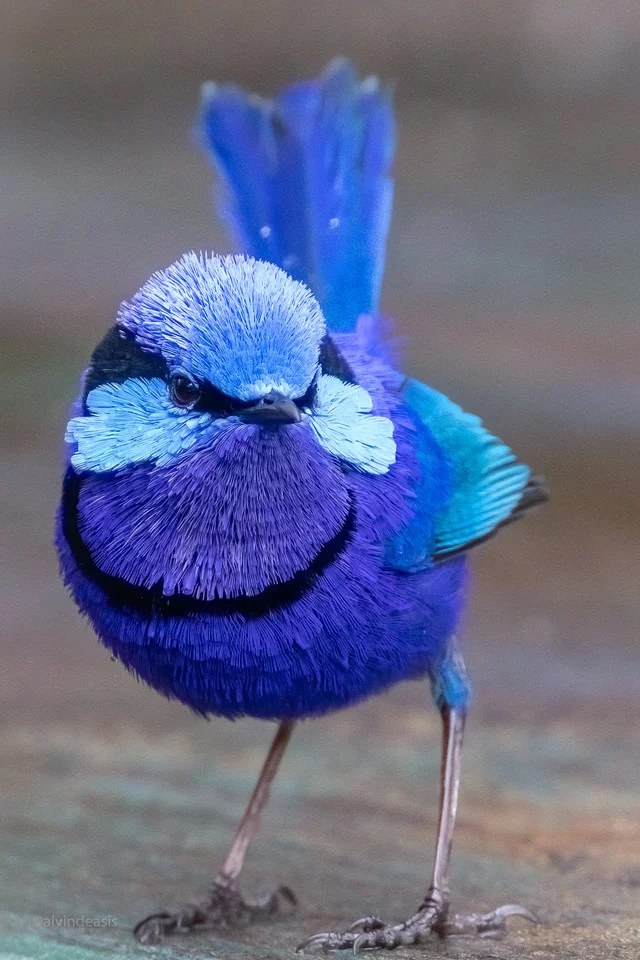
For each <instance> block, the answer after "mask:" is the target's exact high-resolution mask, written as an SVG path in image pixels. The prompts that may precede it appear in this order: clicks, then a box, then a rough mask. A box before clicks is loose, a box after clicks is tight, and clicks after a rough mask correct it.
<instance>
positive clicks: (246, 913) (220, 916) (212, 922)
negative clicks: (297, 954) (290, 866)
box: [133, 883, 298, 944]
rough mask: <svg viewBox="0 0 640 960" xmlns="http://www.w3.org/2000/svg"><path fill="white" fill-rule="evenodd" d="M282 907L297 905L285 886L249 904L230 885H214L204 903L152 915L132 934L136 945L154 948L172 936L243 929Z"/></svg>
mask: <svg viewBox="0 0 640 960" xmlns="http://www.w3.org/2000/svg"><path fill="white" fill-rule="evenodd" d="M285 904H287V905H288V906H289V907H290V908H293V907H296V906H297V904H298V901H297V899H296V896H295V894H294V893H293V891H292V890H291V889H290V888H289V887H286V886H281V887H278V889H277V890H274V891H273V892H272V893H269V894H267V895H266V896H264V897H259V898H256V899H253V900H251V899H248V898H245V897H243V896H242V894H241V893H240V891H239V890H238V888H237V887H236V886H234V885H233V884H226V883H215V884H214V886H213V888H212V890H211V895H210V897H209V899H208V900H207V901H206V902H205V903H201V904H198V905H193V904H190V905H188V906H186V907H183V908H182V909H181V910H178V911H177V912H176V913H168V912H161V913H152V914H151V916H149V917H146V918H145V919H144V920H141V921H140V923H138V924H137V926H136V927H135V928H134V931H133V934H134V936H135V938H136V939H137V940H138V942H139V943H146V944H155V943H160V942H161V941H162V940H164V938H165V937H167V936H170V935H172V934H180V933H191V932H193V931H195V930H212V929H215V928H225V927H243V926H246V925H247V924H249V923H253V922H254V921H256V920H263V919H267V918H269V917H274V916H276V915H277V914H279V913H281V912H282V910H283V906H284V905H285Z"/></svg>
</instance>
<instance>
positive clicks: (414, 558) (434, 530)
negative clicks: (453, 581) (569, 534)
mask: <svg viewBox="0 0 640 960" xmlns="http://www.w3.org/2000/svg"><path fill="white" fill-rule="evenodd" d="M403 399H404V401H405V403H406V404H407V405H408V406H409V407H410V409H411V410H412V411H413V412H414V414H415V415H416V416H417V418H418V426H419V429H420V428H421V427H422V428H424V430H425V431H426V432H427V434H428V438H430V440H431V443H429V442H427V443H426V444H425V439H428V438H425V437H424V436H423V437H422V438H421V446H419V456H420V459H421V461H422V468H423V474H424V479H423V481H422V483H423V486H424V489H421V488H418V489H417V490H416V510H415V515H414V519H413V521H412V522H411V524H409V525H408V527H407V529H406V530H404V531H403V532H402V534H401V536H400V537H398V538H397V540H396V541H395V542H394V543H393V544H392V545H390V548H389V550H388V553H387V562H388V563H389V565H390V566H393V567H394V568H395V569H400V570H407V571H411V570H419V569H423V568H425V567H427V566H429V565H431V564H433V563H437V562H439V561H442V560H447V559H449V558H450V557H453V556H455V555H456V554H459V553H464V552H465V551H467V550H469V549H470V548H471V547H474V546H476V545H477V544H479V543H482V542H483V541H484V540H487V539H488V538H489V537H491V536H492V535H493V534H494V533H496V532H497V531H498V530H499V528H500V527H502V526H504V524H506V523H510V522H511V521H513V520H516V519H518V517H520V516H522V514H523V513H524V512H525V511H526V510H528V509H529V508H530V507H532V506H534V505H536V504H538V503H542V502H544V501H545V500H546V498H547V495H546V490H545V487H544V482H543V480H542V478H541V477H536V476H533V475H532V473H531V470H530V469H529V467H528V466H526V465H525V464H524V463H521V462H520V461H519V460H518V459H517V457H516V456H515V454H514V453H513V451H512V450H510V448H509V447H508V446H507V445H506V444H504V443H503V442H502V441H501V440H499V439H498V438H497V437H494V436H492V434H490V433H489V432H488V431H487V430H486V429H485V428H484V426H483V425H482V421H481V420H480V418H479V417H477V416H475V415H473V414H470V413H465V412H464V410H462V409H461V408H460V407H459V406H458V405H457V404H455V403H453V402H452V401H451V400H449V399H448V398H447V397H445V396H443V394H441V393H438V391H437V390H433V389H432V388H431V387H428V386H426V384H424V383H420V382H419V381H417V380H411V379H410V380H407V381H406V384H405V386H404V388H403ZM433 441H435V443H436V445H437V447H438V448H439V449H440V450H441V451H442V454H443V456H444V466H445V468H446V469H447V474H448V475H446V474H445V473H443V471H442V466H440V467H439V468H438V467H437V460H436V459H435V458H434V457H433V454H430V453H429V451H430V449H431V448H432V447H433ZM423 450H426V451H427V455H426V457H425V454H424V453H423V452H422V451H423ZM434 466H435V467H436V468H438V469H440V472H441V477H442V479H441V480H440V483H439V484H436V486H439V487H440V489H441V490H444V491H445V492H444V495H443V497H442V503H441V505H440V506H438V507H437V508H436V511H435V515H434V516H433V518H431V519H430V522H428V523H425V519H427V518H426V517H425V515H424V513H425V512H424V511H423V510H421V503H422V501H423V500H425V499H431V500H432V499H433V494H432V492H431V491H432V490H433V488H434V480H433V477H430V473H431V472H432V471H433V469H434Z"/></svg>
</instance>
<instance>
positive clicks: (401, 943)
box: [297, 903, 540, 954]
mask: <svg viewBox="0 0 640 960" xmlns="http://www.w3.org/2000/svg"><path fill="white" fill-rule="evenodd" d="M509 917H524V919H526V920H529V921H530V922H531V923H540V920H539V918H538V917H537V916H536V915H535V913H533V912H532V911H531V910H527V909H526V907H521V906H519V905H518V904H514V903H507V904H505V905H504V906H502V907H498V908H497V909H496V910H492V911H490V913H474V914H468V915H464V914H455V915H453V916H449V915H448V913H447V909H446V905H444V904H442V905H441V906H435V905H434V904H433V903H428V904H426V905H425V906H424V907H423V908H421V909H420V910H418V912H417V913H416V914H414V915H413V916H412V917H410V918H409V920H407V921H406V922H405V923H396V924H385V923H383V922H382V920H380V918H379V917H375V916H371V917H362V918H361V919H360V920H356V921H355V923H352V924H351V926H350V927H348V929H347V930H345V932H344V933H335V932H334V933H316V934H314V935H313V936H312V937H308V938H307V939H306V940H305V941H304V942H303V943H301V944H300V945H299V946H298V948H297V950H298V951H303V950H313V949H316V948H321V949H322V950H323V951H324V952H325V953H328V952H329V951H330V950H349V949H351V950H352V951H353V953H354V954H358V953H359V952H360V951H361V950H395V949H396V947H408V946H412V945H414V944H418V943H424V942H425V941H426V940H427V939H428V937H429V936H430V935H431V934H433V933H435V934H436V935H437V936H439V937H441V938H444V937H452V936H466V937H472V936H479V937H496V936H500V934H502V933H504V932H505V930H506V921H507V919H508V918H509ZM358 930H361V931H362V932H360V933H359V932H358Z"/></svg>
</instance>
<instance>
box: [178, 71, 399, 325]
mask: <svg viewBox="0 0 640 960" xmlns="http://www.w3.org/2000/svg"><path fill="white" fill-rule="evenodd" d="M197 132H198V136H199V139H200V141H201V142H202V143H203V145H204V147H205V149H206V152H207V154H208V155H209V156H210V157H211V158H212V160H213V161H214V164H215V167H216V169H217V171H218V174H219V178H220V180H221V181H222V185H223V188H224V195H223V215H224V217H225V219H226V220H227V222H228V224H229V226H230V228H231V230H232V232H233V234H234V236H235V238H236V239H237V241H238V242H239V243H240V245H241V247H242V248H243V249H244V250H245V251H246V252H247V253H250V254H251V255H252V256H254V257H257V258H259V259H261V260H269V261H271V262H272V263H276V264H278V265H279V266H281V267H282V268H283V269H284V270H286V271H287V273H289V274H290V275H291V276H292V277H294V278H295V279H297V280H302V281H303V282H305V283H306V284H308V286H309V287H311V289H312V290H313V292H314V293H315V295H316V296H317V298H318V300H319V301H320V304H321V305H322V308H323V311H324V313H325V316H326V318H327V323H328V325H329V328H330V329H332V330H334V331H344V332H346V331H350V330H352V329H353V328H354V327H355V323H356V320H357V318H358V316H359V315H360V314H362V313H374V312H375V311H376V309H377V305H378V297H379V293H380V285H381V281H382V272H383V267H384V257H385V245H386V238H387V230H388V227H389V219H390V215H391V203H392V195H393V183H392V181H391V179H390V176H389V170H390V167H391V162H392V159H393V151H394V131H393V109H392V104H391V95H390V92H389V91H388V90H386V89H384V88H382V87H381V86H380V84H379V82H378V81H377V79H376V78H374V77H369V78H367V79H365V80H364V81H360V80H359V79H358V76H357V74H356V73H355V71H354V69H353V67H352V66H351V65H350V64H349V63H348V62H347V61H345V60H335V61H333V62H332V63H331V64H330V65H329V66H328V67H327V69H326V70H325V71H324V73H323V74H322V75H321V76H320V77H319V78H318V79H317V80H310V81H302V82H300V83H295V84H293V85H292V86H290V87H287V88H286V89H285V90H283V91H282V93H280V94H279V96H278V97H276V98H275V99H274V100H263V99H261V98H259V97H255V96H248V95H247V94H245V93H244V92H243V91H242V90H240V89H239V88H238V87H236V86H233V85H225V86H220V87H219V86H216V85H215V84H205V85H204V87H203V91H202V105H201V109H200V113H199V116H198V127H197Z"/></svg>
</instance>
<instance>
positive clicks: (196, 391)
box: [56, 61, 545, 952]
mask: <svg viewBox="0 0 640 960" xmlns="http://www.w3.org/2000/svg"><path fill="white" fill-rule="evenodd" d="M197 128H198V132H199V137H200V141H201V143H202V145H203V147H204V149H205V151H206V152H207V154H208V156H209V157H210V159H211V161H212V163H213V166H214V168H215V170H216V173H217V175H218V180H219V182H220V183H221V185H222V188H223V191H222V195H223V213H224V216H225V218H226V220H227V222H228V224H229V226H230V228H231V230H232V232H233V234H234V235H235V237H236V239H237V241H238V243H239V244H240V247H241V249H243V250H244V251H245V253H244V254H243V255H239V256H222V257H220V256H209V255H203V254H196V253H188V254H186V255H185V256H183V257H182V258H181V259H180V260H178V261H177V262H176V263H174V264H172V265H171V266H170V267H168V268H167V269H166V270H162V271H160V272H158V273H155V274H154V275H153V276H152V277H151V278H150V279H149V280H148V281H147V283H145V285H144V286H143V287H142V289H141V290H139V291H138V293H136V294H135V295H134V296H133V297H132V298H131V299H130V300H129V301H127V302H125V303H123V304H122V306H121V307H120V311H119V313H118V316H117V319H116V323H115V325H114V326H113V327H112V328H111V329H110V330H109V331H108V333H107V334H106V336H105V337H104V339H103V340H102V342H101V343H100V344H99V345H98V347H96V349H95V351H94V353H93V355H92V357H91V361H90V364H89V367H88V369H87V370H86V372H85V374H84V376H83V379H82V384H81V390H80V395H79V397H78V400H77V401H76V404H75V407H74V409H73V411H72V416H71V418H70V420H69V423H68V427H67V433H66V441H67V450H68V453H67V465H66V472H65V476H64V481H63V494H62V502H61V506H60V510H59V512H58V518H57V528H56V542H57V547H58V552H59V556H60V562H61V569H62V574H63V577H64V580H65V582H66V584H67V586H68V588H69V590H70V592H71V594H72V596H73V598H74V600H75V602H76V603H77V605H78V607H79V608H80V610H81V611H82V613H83V614H85V615H86V616H87V617H88V619H89V620H90V622H91V624H92V625H93V627H94V629H95V631H96V633H97V635H98V637H99V638H100V640H101V642H102V643H103V644H104V645H105V646H106V647H107V648H108V649H109V650H110V651H112V653H113V654H115V656H116V657H117V658H118V659H119V660H120V661H121V662H122V663H123V664H124V665H125V667H126V668H127V669H128V670H130V671H132V672H133V673H134V674H136V676H138V677H139V678H141V679H142V680H144V681H145V682H146V683H148V684H150V685H151V686H152V687H154V688H155V689H156V690H158V691H159V692H160V693H162V694H164V695H165V696H167V697H170V698H176V699H178V700H180V701H181V702H182V703H185V704H187V705H188V706H189V707H191V708H192V709H193V710H195V711H197V712H198V713H200V714H202V715H204V716H207V715H219V716H223V717H229V718H235V717H241V716H251V717H260V718H263V719H266V720H276V721H278V722H279V727H278V731H277V733H276V736H275V739H274V741H273V744H272V747H271V750H270V752H269V755H268V757H267V760H266V762H265V765H264V768H263V770H262V773H261V775H260V779H259V781H258V784H257V786H256V789H255V791H254V794H253V796H252V798H251V800H250V802H249V806H248V808H247V811H246V814H245V816H244V819H243V820H242V822H241V824H240V827H239V829H238V832H237V834H236V837H235V840H234V842H233V844H232V846H231V849H230V851H229V855H228V857H227V859H226V861H225V863H224V864H223V866H222V868H221V871H220V873H219V875H218V877H217V879H216V880H215V883H214V886H213V889H212V891H211V893H210V895H209V897H208V898H207V900H206V901H204V902H203V903H202V904H200V905H198V906H195V907H185V908H183V909H182V910H179V911H177V912H176V913H168V912H163V913H158V914H154V915H152V916H151V917H148V918H147V919H146V920H143V921H142V922H141V923H140V924H139V925H138V927H137V928H136V935H137V936H138V938H139V940H141V941H142V942H146V943H149V942H154V941H157V940H159V939H161V938H162V937H163V936H164V935H165V934H168V933H173V932H182V931H185V930H189V929H198V928H205V927H206V928H211V927H213V926H216V925H222V926H229V925H233V924H236V923H245V922H247V921H249V920H254V919H259V918H261V917H265V916H271V915H273V914H275V913H277V912H278V911H280V910H281V909H283V910H284V909H285V908H286V907H287V904H289V905H292V904H294V903H295V898H294V896H293V894H292V892H291V891H290V890H289V889H288V888H287V887H281V888H280V889H279V890H277V891H276V892H275V893H273V894H271V895H270V896H268V897H265V898H262V899H259V900H258V899H250V898H249V897H246V896H244V895H243V894H242V893H241V891H240V889H239V886H238V877H239V875H240V872H241V869H242V865H243V861H244V857H245V853H246V850H247V847H248V845H249V841H250V840H251V837H252V835H253V833H254V832H255V829H256V825H257V821H258V817H259V813H260V811H261V809H262V807H263V806H264V803H265V802H266V799H267V796H268V793H269V785H270V783H271V781H272V779H273V776H274V775H275V772H276V769H277V767H278V764H279V762H280V760H281V759H282V756H283V754H284V751H285V747H286V745H287V743H288V741H289V739H290V736H291V733H292V730H293V727H294V725H295V723H296V722H297V721H299V720H301V719H303V718H306V717H313V716H318V715H321V714H324V713H327V712H328V711H331V710H337V709H339V708H342V707H347V706H351V705H353V704H355V703H357V702H358V701H361V700H363V699H364V698H366V697H369V696H371V695H372V694H375V693H379V692H380V691H382V690H384V689H386V688H388V687H389V686H391V685H392V684H394V683H397V682H398V681H401V680H408V679H412V678H420V677H424V678H427V679H428V680H429V682H430V685H431V692H432V695H433V699H434V702H435V705H436V707H437V709H438V710H439V711H440V714H441V716H442V723H443V731H444V733H443V745H444V746H443V766H442V769H443V774H442V791H441V810H440V822H439V827H438V836H437V844H436V855H435V864H434V869H433V874H432V878H431V883H430V885H429V887H428V889H427V891H426V894H425V896H424V899H423V901H422V903H421V905H420V907H419V909H418V910H417V912H416V913H415V914H413V915H412V916H411V917H410V918H409V919H408V920H407V921H405V922H404V923H399V924H392V925H387V924H385V923H384V922H383V921H382V920H380V919H378V918H376V917H366V918H363V919H362V920H360V921H357V922H356V923H355V924H354V925H353V926H352V927H351V928H350V929H349V930H347V931H346V932H344V933H321V934H317V935H316V936H314V937H311V938H309V940H307V941H305V943H304V944H302V945H301V947H303V948H304V947H306V948H311V947H314V946H321V947H323V948H324V949H343V948H352V949H353V950H354V951H355V952H357V951H358V950H359V949H361V948H368V949H373V948H394V947H397V946H400V945H407V944H415V943H420V942H422V941H423V940H425V939H426V938H427V937H429V936H430V935H431V934H432V933H435V934H437V935H440V936H445V935H448V934H456V933H474V932H477V933H493V932H496V931H500V930H502V929H504V927H505V921H506V919H507V918H508V917H509V916H511V915H520V916H523V917H527V918H528V919H530V920H534V919H535V917H534V915H533V914H531V913H530V912H529V911H528V910H526V909H525V908H523V907H520V906H517V905H505V906H503V907H500V908H498V909H496V910H494V911H492V912H491V913H488V914H485V915H480V914H478V915H473V916H460V915H455V914H452V913H450V911H449V867H450V855H451V844H452V839H453V830H454V822H455V814H456V803H457V795H458V785H459V780H460V762H461V749H462V738H463V730H464V722H465V716H466V712H467V706H468V703H469V684H468V680H467V675H466V671H465V667H464V663H463V659H462V655H461V652H460V649H459V646H458V644H457V643H456V640H455V635H456V626H457V623H458V619H459V616H460V612H461V609H462V607H463V604H464V600H465V587H466V554H467V553H468V552H469V550H470V549H471V548H472V547H474V546H476V545H477V544H479V543H482V542H483V541H484V540H486V539H487V538H488V537H491V536H492V535H493V534H494V533H496V531H497V530H498V529H499V528H500V527H502V526H504V525H505V524H507V523H510V522H511V521H512V520H515V519H516V518H518V517H520V516H521V515H522V514H523V513H524V512H525V511H527V510H528V509H529V508H530V507H532V506H533V505H535V504H537V503H540V502H542V501H543V500H544V499H545V491H544V486H543V483H542V481H541V480H540V478H537V477H534V476H532V474H531V471H530V470H529V468H528V467H527V466H525V465H524V464H523V463H521V462H520V461H519V460H518V459H517V458H516V456H515V455H514V454H513V453H512V451H511V450H510V449H509V448H508V447H507V446H506V445H505V444H504V443H502V442H501V441H500V440H498V439H497V438H496V437H494V436H492V435H491V434H490V433H489V432H488V431H487V430H486V429H485V428H484V427H483V425H482V423H481V421H480V420H479V419H478V417H476V416H473V415H471V414H468V413H465V412H464V411H463V410H461V409H460V407H459V406H457V405H456V404H455V403H453V402H452V401H450V400H448V399H447V398H446V397H445V396H443V395H442V394H440V393H438V392H437V391H436V390H433V389H432V388H430V387H428V386H426V385H425V384H423V383H420V382H418V381H417V380H413V379H410V378H407V377H406V376H404V375H402V374H401V373H399V372H397V370H396V369H395V365H394V359H393V349H392V348H391V347H390V346H389V344H388V343H386V342H385V336H384V328H383V325H382V324H381V323H380V322H379V321H378V320H377V319H376V312H377V309H378V297H379V292H380V284H381V279H382V272H383V264H384V255H385V243H386V236H387V229H388V225H389V219H390V214H391V203H392V189H393V187H392V181H391V178H390V167H391V163H392V158H393V152H394V127H393V113H392V106H391V99H390V95H389V93H388V91H387V90H386V89H384V88H383V87H381V86H380V84H379V83H378V81H377V80H376V79H374V78H368V79H365V80H364V81H362V82H361V81H360V80H359V79H358V77H357V75H356V74H355V72H354V70H353V69H352V67H351V66H350V65H349V64H348V63H347V62H345V61H335V62H334V63H333V64H331V65H330V66H329V67H328V68H327V70H326V71H325V72H324V73H323V74H322V75H321V76H320V78H319V79H317V80H313V81H309V82H300V83H296V84H294V85H293V86H290V87H289V88H287V89H285V90H284V91H283V92H282V93H281V94H280V95H279V96H278V97H277V98H276V99H275V100H273V101H267V100H262V99H259V98H257V97H253V96H247V95H245V94H244V93H243V92H242V91H241V90H240V89H238V88H237V87H235V86H231V85H229V86H221V87H217V86H215V85H213V84H207V85H205V87H204V88H203V97H202V104H201V108H200V112H199V116H198V122H197Z"/></svg>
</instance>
